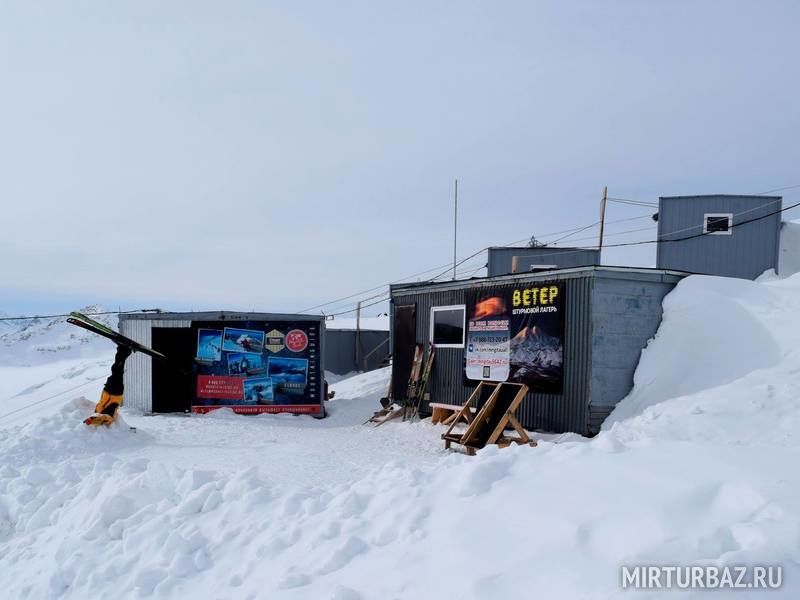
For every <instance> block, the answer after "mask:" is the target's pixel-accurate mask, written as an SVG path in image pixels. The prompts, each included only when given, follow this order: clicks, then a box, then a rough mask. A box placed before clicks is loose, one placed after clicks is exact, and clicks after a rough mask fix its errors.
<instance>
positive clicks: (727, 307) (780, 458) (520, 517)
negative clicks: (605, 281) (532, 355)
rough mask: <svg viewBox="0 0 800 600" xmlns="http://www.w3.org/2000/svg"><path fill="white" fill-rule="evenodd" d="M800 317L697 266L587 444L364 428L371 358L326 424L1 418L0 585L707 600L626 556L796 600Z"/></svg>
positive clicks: (770, 293)
mask: <svg viewBox="0 0 800 600" xmlns="http://www.w3.org/2000/svg"><path fill="white" fill-rule="evenodd" d="M798 308H800V276H797V277H792V278H789V279H785V280H773V281H765V282H762V283H753V282H747V281H738V280H729V279H722V278H713V277H691V278H688V279H686V280H685V281H684V282H683V283H681V284H680V285H679V286H678V287H677V288H676V290H675V291H674V292H673V293H672V294H670V295H669V296H668V297H667V300H666V301H665V318H664V322H663V324H662V326H661V328H660V329H659V332H658V334H657V336H656V338H655V339H654V340H653V341H652V343H651V344H650V345H649V347H648V349H647V350H646V351H645V353H644V355H643V358H642V361H641V364H640V367H639V369H638V370H637V374H636V378H635V388H634V390H633V392H632V393H631V395H630V396H629V398H627V399H626V400H625V401H623V403H621V404H620V406H619V407H618V409H617V410H616V411H615V412H614V413H612V415H611V416H610V417H609V420H608V422H607V423H606V425H605V426H604V430H603V431H602V432H601V434H600V435H598V436H597V437H596V438H594V439H592V440H582V439H578V440H576V439H575V438H574V437H559V438H555V439H552V438H548V439H551V440H552V441H544V440H543V437H544V436H537V437H539V439H540V443H539V446H538V447H537V448H530V447H519V448H517V447H512V448H508V449H504V450H498V449H496V448H488V449H486V450H484V451H482V452H479V453H478V455H477V456H476V457H466V456H464V455H460V454H451V453H446V452H444V450H443V449H442V444H441V441H440V439H439V433H440V432H441V428H438V427H434V426H431V425H430V424H428V423H424V422H423V423H418V424H414V425H410V424H407V423H389V424H386V425H384V426H383V427H380V428H378V429H372V428H368V427H362V426H361V425H360V423H361V421H363V420H365V419H366V418H367V417H368V416H369V414H370V412H371V411H372V410H373V409H374V408H376V401H377V398H378V397H379V396H380V395H381V394H382V393H383V390H384V386H385V383H386V377H387V375H388V374H387V372H386V371H385V370H384V371H378V372H373V373H368V374H365V375H361V376H358V377H353V378H350V379H347V380H344V381H342V382H339V383H338V384H336V385H335V386H333V387H334V390H335V391H336V392H337V394H336V399H335V400H333V401H332V402H330V403H329V408H330V412H331V417H330V418H329V419H327V420H323V421H315V420H313V419H311V418H309V417H289V416H261V417H256V418H253V417H250V418H248V417H242V416H236V415H233V414H232V413H225V412H222V413H217V414H211V415H209V416H206V417H192V418H186V417H182V416H164V417H144V416H141V415H137V414H133V413H126V414H125V419H126V420H127V421H128V423H130V424H132V425H135V426H136V427H137V429H138V432H137V433H130V432H129V431H128V430H127V428H126V427H125V426H121V427H117V428H114V429H110V430H105V429H101V430H89V429H87V428H85V427H83V426H82V425H81V424H80V419H81V417H82V416H83V415H85V414H86V412H87V411H89V410H90V406H91V404H92V402H87V401H82V400H75V401H69V402H66V403H64V400H63V399H59V400H54V401H51V402H46V403H44V404H45V405H47V406H51V407H52V414H50V415H48V416H46V417H44V418H38V419H32V420H30V421H29V422H28V423H24V424H22V425H19V426H16V427H11V428H6V429H0V588H1V589H3V590H4V593H5V594H7V595H8V597H12V598H18V597H19V598H21V597H29V598H87V597H115V598H135V597H143V596H150V595H155V596H159V597H168V598H297V599H305V598H315V599H316V598H338V599H371V598H414V599H417V598H437V599H438V598H451V597H457V598H475V599H494V598H500V597H510V596H517V595H521V594H524V595H530V596H532V597H552V598H603V599H606V598H616V597H624V596H630V595H631V594H632V593H633V594H634V595H636V596H637V597H638V596H641V597H646V598H654V597H662V596H663V597H666V598H670V597H676V594H677V596H680V597H681V598H704V597H708V593H707V592H704V591H702V590H696V591H680V592H678V591H674V590H673V591H666V590H652V591H649V592H645V593H640V594H637V593H636V592H631V591H630V590H629V591H623V590H622V589H621V587H620V567H621V566H622V565H628V566H630V565H636V564H663V565H700V564H706V565H717V566H725V565H738V564H760V565H764V564H777V565H781V566H782V567H783V569H784V572H783V581H784V583H783V587H782V588H781V589H780V590H777V591H756V590H742V591H740V592H737V593H736V594H735V597H737V598H795V597H798V595H799V594H800V473H798V471H797V468H796V465H797V464H798V460H800V440H799V439H798V434H797V430H798V409H799V408H800V389H798V383H797V381H798V380H797V378H798V374H800V351H798V350H796V349H795V345H796V344H795V342H794V340H796V339H798V336H800V311H798ZM53 375H56V373H53ZM92 401H93V399H92ZM0 425H2V422H0ZM716 595H718V596H719V597H730V596H731V595H733V594H732V593H731V592H723V593H720V594H716Z"/></svg>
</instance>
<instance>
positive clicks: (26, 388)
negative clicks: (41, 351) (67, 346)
mask: <svg viewBox="0 0 800 600" xmlns="http://www.w3.org/2000/svg"><path fill="white" fill-rule="evenodd" d="M96 337H97V336H96ZM108 346H109V347H106V348H102V350H104V351H105V355H100V356H98V357H97V358H93V359H71V360H62V361H58V362H54V363H49V364H41V365H36V366H33V367H9V366H2V365H0V428H2V427H8V426H12V425H16V424H19V423H24V422H28V421H30V420H31V419H32V418H35V417H37V416H41V415H47V414H50V413H51V412H52V411H53V407H58V406H59V405H61V404H63V403H64V402H65V401H66V400H69V399H70V398H74V397H76V396H87V397H88V398H93V399H97V398H99V396H100V390H101V389H102V387H103V383H104V382H105V380H106V378H107V377H108V374H109V367H110V366H111V362H112V360H113V354H114V345H113V344H108ZM99 350H101V348H100V347H98V351H99Z"/></svg>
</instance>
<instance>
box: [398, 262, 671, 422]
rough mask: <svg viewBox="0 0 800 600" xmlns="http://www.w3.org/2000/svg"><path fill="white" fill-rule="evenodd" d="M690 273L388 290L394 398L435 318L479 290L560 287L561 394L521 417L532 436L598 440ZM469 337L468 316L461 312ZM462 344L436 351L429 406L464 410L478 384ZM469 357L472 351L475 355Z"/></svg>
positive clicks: (618, 270)
mask: <svg viewBox="0 0 800 600" xmlns="http://www.w3.org/2000/svg"><path fill="white" fill-rule="evenodd" d="M685 275H686V273H680V272H675V271H667V270H659V269H640V268H627V267H600V266H593V267H579V268H574V269H561V270H556V271H549V272H541V273H536V274H520V275H509V276H503V277H492V278H484V279H476V280H468V281H461V282H458V281H456V282H450V283H434V284H399V285H393V286H391V311H392V312H391V316H392V346H393V357H394V363H393V364H394V367H393V372H392V378H393V379H392V392H393V395H394V397H395V398H402V397H404V395H405V390H406V388H407V385H408V375H407V373H408V371H407V370H406V368H405V366H404V365H406V364H407V363H409V362H410V358H409V353H413V351H414V344H427V343H428V342H429V341H431V337H432V335H431V334H432V325H431V323H432V320H433V317H432V315H433V313H434V310H435V309H437V307H439V308H444V309H455V310H456V311H457V310H458V308H459V307H461V308H464V307H466V306H467V305H468V304H469V302H470V298H474V297H475V295H476V294H480V292H481V290H488V289H493V288H494V289H496V288H497V287H498V286H522V287H526V286H527V287H528V288H530V287H531V286H540V287H541V286H546V285H557V286H560V288H559V289H563V295H564V297H563V307H564V310H563V317H562V318H563V372H562V375H561V377H562V387H561V389H560V392H559V393H529V394H528V396H527V397H526V398H525V400H524V402H523V403H522V406H521V408H520V411H519V413H518V417H520V421H521V422H522V424H523V425H524V426H525V427H526V428H528V429H540V430H545V431H553V432H564V431H573V432H576V433H580V434H584V435H594V434H596V433H597V432H598V431H599V429H600V425H601V424H602V422H603V420H604V419H605V417H606V416H607V415H608V414H609V413H610V412H611V410H612V409H613V408H614V406H615V405H616V404H617V402H619V401H620V400H621V399H622V398H623V397H625V395H627V393H628V392H629V391H630V389H631V387H632V385H633V373H634V371H635V369H636V365H637V364H638V361H639V356H640V353H641V350H642V349H643V348H644V347H645V346H646V345H647V342H648V340H649V339H650V338H651V337H652V336H653V335H654V334H655V332H656V330H657V328H658V325H659V323H660V322H661V315H662V308H661V301H662V299H663V298H664V296H665V295H666V294H667V293H669V292H670V291H671V290H672V288H673V287H674V286H675V285H676V284H677V283H678V281H680V279H681V278H682V277H684V276H685ZM464 313H465V314H464V321H465V322H464V323H463V324H462V326H463V327H464V329H466V319H467V318H471V317H467V315H466V310H465V311H464ZM465 342H466V334H464V336H462V343H461V344H460V345H459V344H453V345H450V344H447V345H445V346H437V353H436V360H435V361H434V368H433V372H432V376H431V380H430V383H429V387H428V390H429V398H427V399H426V402H425V403H424V404H423V406H422V407H421V410H422V412H423V413H428V412H429V407H428V405H427V402H445V403H452V404H463V403H464V402H465V401H466V399H467V398H468V397H469V395H470V393H471V392H472V391H473V390H474V388H475V386H476V385H477V384H478V382H477V381H475V380H470V379H467V378H466V376H465V366H466V358H465V356H466V355H465ZM470 350H471V349H470Z"/></svg>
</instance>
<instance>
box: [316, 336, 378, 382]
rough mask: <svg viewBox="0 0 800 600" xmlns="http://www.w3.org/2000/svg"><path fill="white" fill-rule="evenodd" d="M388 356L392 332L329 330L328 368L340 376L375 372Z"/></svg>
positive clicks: (327, 343) (326, 358)
mask: <svg viewBox="0 0 800 600" xmlns="http://www.w3.org/2000/svg"><path fill="white" fill-rule="evenodd" d="M388 357H389V332H388V331H379V330H375V329H361V330H360V331H359V332H356V330H355V329H328V330H327V332H326V333H325V369H326V370H327V371H329V372H331V373H334V374H336V375H346V374H348V373H353V372H355V371H372V370H374V369H377V368H379V367H381V366H382V365H384V364H385V363H386V361H387V359H388Z"/></svg>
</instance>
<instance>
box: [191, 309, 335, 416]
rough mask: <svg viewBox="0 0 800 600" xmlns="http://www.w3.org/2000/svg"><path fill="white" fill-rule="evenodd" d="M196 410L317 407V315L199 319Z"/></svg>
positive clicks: (299, 410)
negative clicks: (276, 318)
mask: <svg viewBox="0 0 800 600" xmlns="http://www.w3.org/2000/svg"><path fill="white" fill-rule="evenodd" d="M192 327H193V328H194V329H195V330H196V331H197V349H196V352H195V367H194V370H195V393H194V399H193V402H192V411H193V412H208V411H209V410H214V409H216V408H221V407H227V408H231V409H232V410H234V411H235V412H239V413H263V412H267V413H277V412H294V413H319V412H321V410H322V408H321V402H322V399H321V394H322V393H323V392H322V387H323V382H322V378H323V376H322V371H321V364H320V354H319V351H320V346H319V339H320V323H319V322H317V321H298V322H294V321H246V322H242V321H238V322H230V321H225V322H224V323H221V322H195V323H193V324H192Z"/></svg>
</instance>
